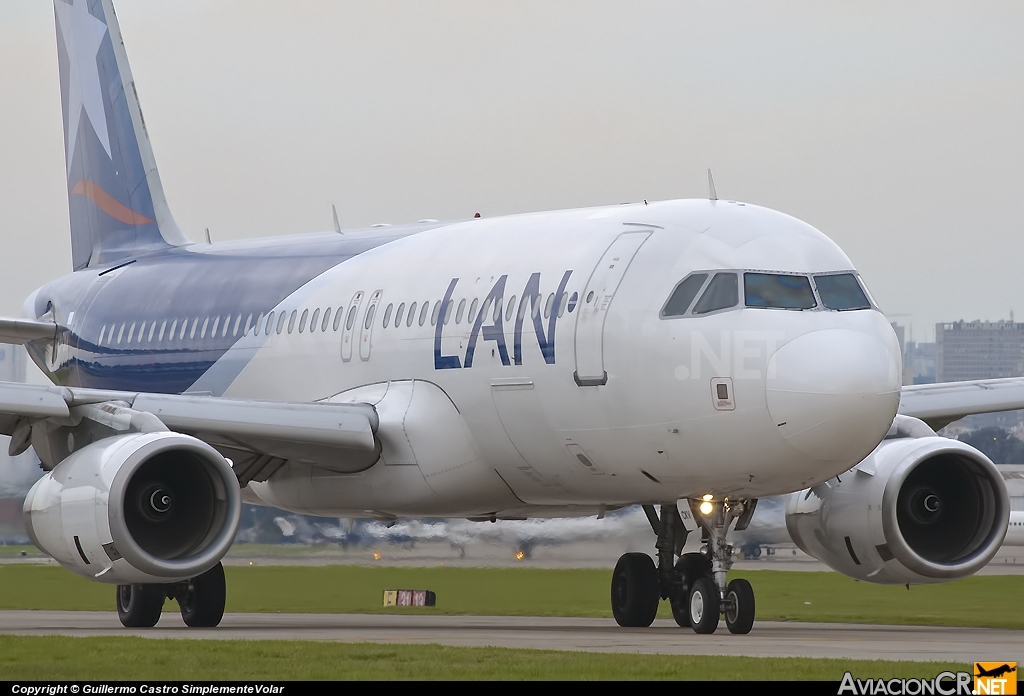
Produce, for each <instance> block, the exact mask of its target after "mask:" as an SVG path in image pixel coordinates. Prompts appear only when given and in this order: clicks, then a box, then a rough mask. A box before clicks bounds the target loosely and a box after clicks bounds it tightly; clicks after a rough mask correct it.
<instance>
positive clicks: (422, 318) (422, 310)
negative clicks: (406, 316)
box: [420, 301, 441, 326]
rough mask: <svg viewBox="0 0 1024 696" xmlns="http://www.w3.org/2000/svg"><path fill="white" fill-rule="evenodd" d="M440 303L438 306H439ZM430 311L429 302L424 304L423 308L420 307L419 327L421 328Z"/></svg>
mask: <svg viewBox="0 0 1024 696" xmlns="http://www.w3.org/2000/svg"><path fill="white" fill-rule="evenodd" d="M440 304H441V303H440V302H439V303H438V306H440ZM428 311H430V302H429V301H428V302H424V303H423V306H422V307H420V326H423V325H424V324H425V323H426V322H427V312H428Z"/></svg>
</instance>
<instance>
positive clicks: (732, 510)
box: [611, 500, 757, 633]
mask: <svg viewBox="0 0 1024 696" xmlns="http://www.w3.org/2000/svg"><path fill="white" fill-rule="evenodd" d="M756 505H757V500H748V501H730V500H722V501H717V502H713V501H698V500H691V501H689V506H690V511H691V513H692V514H693V518H694V520H696V522H697V523H698V524H699V525H700V528H701V540H702V541H703V543H704V545H703V548H702V549H701V552H700V553H683V546H684V545H685V544H686V538H687V536H688V535H689V533H690V530H688V529H686V525H685V524H683V520H682V517H681V516H680V514H679V508H678V507H677V505H676V504H671V503H670V504H663V505H661V506H660V507H661V514H660V515H659V514H658V511H656V510H655V508H654V506H653V505H644V506H643V508H644V513H646V515H647V519H648V520H649V521H650V523H651V527H652V528H653V529H654V533H655V534H657V535H658V541H657V543H656V544H655V548H657V550H658V564H657V567H655V565H654V563H653V562H652V561H651V558H650V556H648V555H647V554H642V553H628V554H625V555H624V556H622V557H621V558H620V559H619V562H618V564H616V566H615V572H614V573H613V575H612V597H611V599H612V613H613V614H614V616H615V620H616V622H617V623H618V624H619V625H620V626H633V627H637V626H650V625H651V623H653V622H654V617H655V615H656V614H657V611H658V603H659V601H660V600H661V599H667V600H669V603H670V604H671V606H672V616H673V618H674V619H675V620H676V623H677V624H679V625H680V626H681V627H683V628H686V627H690V628H692V629H693V630H694V631H695V632H697V633H714V631H715V629H717V628H718V620H719V617H721V616H723V615H724V617H725V625H726V626H727V627H728V628H729V631H730V632H732V633H749V632H750V629H751V627H752V626H753V625H754V591H753V589H752V588H751V587H750V583H749V582H747V581H746V580H743V579H737V580H733V581H732V582H730V583H728V585H727V584H726V576H727V573H728V571H729V568H731V567H732V563H733V549H732V546H730V545H729V544H728V543H726V535H727V534H728V532H729V527H731V526H732V523H733V522H734V521H735V522H736V529H738V530H742V529H745V528H746V526H747V524H749V522H750V518H751V517H752V516H753V513H754V507H755V506H756ZM702 506H703V508H704V509H703V510H702V509H701V507H702Z"/></svg>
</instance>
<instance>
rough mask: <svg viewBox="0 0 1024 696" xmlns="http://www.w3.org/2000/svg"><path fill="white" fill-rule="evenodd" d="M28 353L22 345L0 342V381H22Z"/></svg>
mask: <svg viewBox="0 0 1024 696" xmlns="http://www.w3.org/2000/svg"><path fill="white" fill-rule="evenodd" d="M27 364H28V354H27V353H25V349H24V348H23V347H22V346H12V345H9V344H7V343H0V382H24V381H25V366H26V365H27Z"/></svg>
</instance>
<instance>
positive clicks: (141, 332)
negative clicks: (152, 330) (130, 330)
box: [135, 322, 146, 343]
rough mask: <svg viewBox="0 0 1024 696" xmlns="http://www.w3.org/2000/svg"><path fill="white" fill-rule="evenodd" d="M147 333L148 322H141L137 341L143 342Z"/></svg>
mask: <svg viewBox="0 0 1024 696" xmlns="http://www.w3.org/2000/svg"><path fill="white" fill-rule="evenodd" d="M145 333H146V322H142V323H141V324H139V337H138V338H137V339H136V340H135V342H136V343H142V336H143V334H145Z"/></svg>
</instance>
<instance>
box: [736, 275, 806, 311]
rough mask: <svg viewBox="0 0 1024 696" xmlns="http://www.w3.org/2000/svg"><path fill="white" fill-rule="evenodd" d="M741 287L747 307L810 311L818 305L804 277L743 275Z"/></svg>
mask: <svg viewBox="0 0 1024 696" xmlns="http://www.w3.org/2000/svg"><path fill="white" fill-rule="evenodd" d="M743 286H744V301H745V303H746V305H747V306H748V307H771V308H774V309H812V308H814V307H815V306H816V305H817V304H818V303H817V302H816V301H815V299H814V292H813V291H812V290H811V281H810V280H808V278H807V277H806V276H799V275H778V274H775V273H744V274H743Z"/></svg>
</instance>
